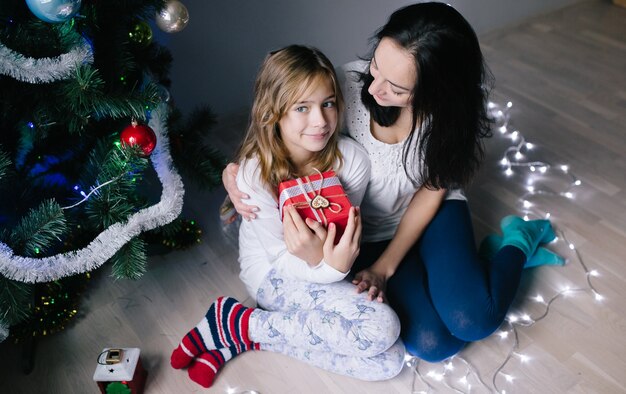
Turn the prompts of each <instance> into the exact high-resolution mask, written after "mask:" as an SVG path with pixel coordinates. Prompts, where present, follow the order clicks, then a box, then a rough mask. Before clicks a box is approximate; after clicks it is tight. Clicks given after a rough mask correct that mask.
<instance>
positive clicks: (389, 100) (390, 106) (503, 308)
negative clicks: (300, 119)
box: [224, 3, 563, 362]
mask: <svg viewBox="0 0 626 394" xmlns="http://www.w3.org/2000/svg"><path fill="white" fill-rule="evenodd" d="M373 47H374V50H373V52H372V53H371V55H370V56H369V57H368V58H367V59H363V60H361V61H357V62H353V63H349V64H347V65H345V66H344V70H343V71H344V73H345V83H344V86H343V89H344V90H343V92H344V97H345V103H346V113H345V127H346V128H347V131H348V134H349V135H350V136H351V137H352V138H354V139H355V140H356V141H357V142H359V143H360V144H361V145H362V146H363V147H364V148H365V150H366V151H367V152H368V155H369V158H370V161H371V165H372V168H371V177H370V182H369V184H368V188H367V191H366V195H365V198H364V200H363V203H362V205H361V214H362V219H363V242H362V244H361V252H360V255H359V257H358V258H357V261H356V262H355V264H354V266H353V268H352V272H356V275H354V277H353V281H352V283H353V284H355V285H356V287H357V291H358V292H367V294H368V296H369V299H370V300H377V301H379V302H383V301H385V300H386V299H388V301H389V304H390V305H391V306H392V307H393V308H394V310H395V311H396V312H397V314H398V316H399V318H400V322H401V325H402V333H401V336H402V339H403V340H404V342H405V346H406V349H407V351H408V352H409V353H411V354H412V355H415V356H417V357H420V358H422V359H424V360H427V361H430V362H436V361H440V360H443V359H446V358H448V357H450V356H452V355H454V354H456V353H457V352H458V351H459V350H460V349H461V348H462V347H463V346H464V345H465V344H466V343H467V342H470V341H476V340H479V339H482V338H485V337H486V336H488V335H490V334H491V333H492V332H494V331H495V330H496V329H497V328H498V327H499V326H500V324H501V323H502V322H503V320H504V318H505V316H506V313H507V310H508V308H509V306H510V305H511V302H512V301H513V298H514V296H515V293H516V291H517V288H518V286H519V281H520V276H521V273H522V269H523V268H524V267H525V266H526V267H528V266H534V265H539V264H542V263H543V261H542V260H539V259H537V258H536V256H534V255H535V253H536V250H537V248H538V246H539V245H540V244H542V243H546V242H550V241H552V240H553V239H554V238H555V234H554V231H553V230H552V227H551V225H550V222H549V221H547V220H533V221H524V220H523V219H521V218H519V217H516V216H508V217H506V218H504V219H503V220H502V222H501V228H502V232H503V237H502V238H501V239H500V238H494V237H492V238H489V239H490V240H491V243H490V244H489V245H487V246H488V248H487V249H490V254H491V256H489V257H488V258H483V257H481V256H479V254H478V252H477V249H476V244H475V241H474V235H473V230H472V223H471V216H470V211H469V208H468V204H467V201H466V199H465V196H464V195H463V192H462V188H463V187H465V186H467V185H468V183H469V182H470V181H471V179H472V177H473V175H474V174H475V173H476V171H477V169H478V167H479V164H480V162H481V161H482V159H483V156H484V148H483V144H482V138H484V137H488V136H489V135H490V120H489V118H488V116H487V111H486V104H487V97H488V93H489V88H490V82H491V81H490V74H489V72H488V70H487V68H486V66H485V63H484V60H483V56H482V53H481V50H480V46H479V43H478V39H477V37H476V33H475V32H474V30H473V29H472V27H471V26H470V25H469V23H468V22H467V21H466V20H465V18H463V16H462V15H461V14H460V13H459V12H458V11H456V10H455V9H454V8H453V7H451V6H448V5H446V4H444V3H419V4H414V5H410V6H407V7H404V8H401V9H399V10H397V11H396V12H394V13H393V14H392V15H391V17H390V18H389V20H388V22H387V23H386V24H385V25H384V26H383V27H382V28H381V29H380V30H379V31H378V32H377V33H376V35H375V37H374V45H373ZM234 170H236V167H235V166H233V165H231V166H230V167H229V168H227V170H226V171H225V172H224V181H225V185H226V186H227V190H228V191H229V194H230V196H231V199H232V200H233V202H234V203H235V207H236V208H237V211H238V212H239V213H241V214H242V215H243V216H244V217H245V218H247V219H253V218H254V208H255V207H251V206H247V205H245V204H243V203H242V202H241V197H242V194H241V193H240V192H239V191H237V190H235V189H234V188H233V187H232V175H230V174H231V173H232V172H233V171H234ZM229 178H230V179H229ZM494 240H496V241H495V242H494ZM291 252H292V253H293V254H295V255H298V251H297V250H294V251H291ZM562 262H563V261H562V259H554V261H553V263H556V264H559V263H562Z"/></svg>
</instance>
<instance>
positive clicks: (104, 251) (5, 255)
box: [0, 104, 185, 283]
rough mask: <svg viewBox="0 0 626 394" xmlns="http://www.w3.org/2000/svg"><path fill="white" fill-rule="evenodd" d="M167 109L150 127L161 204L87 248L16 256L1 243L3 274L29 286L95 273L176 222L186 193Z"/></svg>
mask: <svg viewBox="0 0 626 394" xmlns="http://www.w3.org/2000/svg"><path fill="white" fill-rule="evenodd" d="M166 111H167V108H166V105H165V104H161V105H160V106H159V107H158V108H157V109H156V110H154V111H153V112H152V119H151V120H150V123H149V125H150V127H152V129H153V130H154V132H155V134H156V135H157V146H156V147H155V149H154V151H153V152H152V155H151V159H152V164H153V166H154V169H155V170H156V173H157V175H158V177H159V180H160V181H161V184H162V186H163V192H162V194H161V201H160V202H159V203H157V204H155V205H153V206H151V207H148V208H144V209H142V210H140V211H139V212H136V213H135V214H133V215H131V216H130V217H129V218H128V221H126V222H125V223H115V224H113V225H111V226H109V228H107V229H106V230H104V231H103V232H102V233H100V234H99V235H98V236H97V237H96V238H95V239H94V240H93V241H92V242H91V243H90V244H89V245H88V246H87V247H85V248H83V249H80V250H75V251H71V252H67V253H62V254H57V255H54V256H50V257H43V258H30V257H22V256H16V255H14V254H13V250H11V248H9V246H8V245H6V244H4V243H1V242H0V274H2V275H4V276H6V277H7V278H9V279H13V280H17V281H20V282H27V283H38V282H49V281H53V280H57V279H60V278H63V277H67V276H71V275H75V274H79V273H83V272H88V271H92V270H94V269H96V268H98V267H100V266H101V265H102V264H103V263H104V262H105V261H107V260H108V259H110V258H111V257H113V255H114V254H115V253H116V252H117V251H118V250H119V249H120V248H121V247H122V246H124V245H125V244H126V243H127V242H128V241H130V240H131V239H132V238H133V237H135V236H137V235H139V234H141V233H142V232H144V231H148V230H152V229H154V228H157V227H160V226H163V225H165V224H167V223H170V222H172V221H173V220H174V219H176V218H177V217H178V215H180V213H181V211H182V208H183V196H184V194H185V190H184V187H183V182H182V179H181V177H180V175H179V174H178V173H177V172H176V169H175V168H174V165H173V162H172V157H171V156H170V152H169V141H168V139H167V129H166V126H165V121H166V117H167V114H166Z"/></svg>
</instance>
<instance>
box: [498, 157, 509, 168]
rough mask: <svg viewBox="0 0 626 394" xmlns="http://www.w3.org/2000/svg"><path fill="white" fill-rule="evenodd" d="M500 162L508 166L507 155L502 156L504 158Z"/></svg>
mask: <svg viewBox="0 0 626 394" xmlns="http://www.w3.org/2000/svg"><path fill="white" fill-rule="evenodd" d="M500 164H502V165H503V166H508V165H509V160H508V159H507V158H506V157H504V158H502V160H500Z"/></svg>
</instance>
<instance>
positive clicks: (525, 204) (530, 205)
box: [523, 200, 533, 208]
mask: <svg viewBox="0 0 626 394" xmlns="http://www.w3.org/2000/svg"><path fill="white" fill-rule="evenodd" d="M523 204H524V208H530V207H532V206H533V204H532V203H531V202H530V201H528V200H524V202H523Z"/></svg>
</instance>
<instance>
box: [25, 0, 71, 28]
mask: <svg viewBox="0 0 626 394" xmlns="http://www.w3.org/2000/svg"><path fill="white" fill-rule="evenodd" d="M80 2H81V0H26V5H27V6H28V8H29V9H30V11H31V12H32V13H33V14H35V16H36V17H37V18H39V19H41V20H42V21H44V22H49V23H59V22H65V21H67V20H70V19H72V17H74V15H76V13H77V12H78V10H79V9H80Z"/></svg>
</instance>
